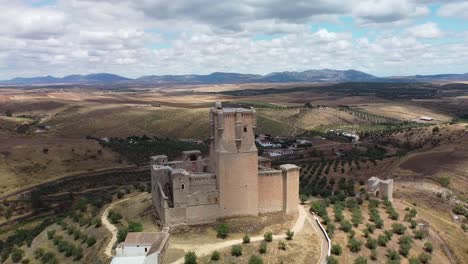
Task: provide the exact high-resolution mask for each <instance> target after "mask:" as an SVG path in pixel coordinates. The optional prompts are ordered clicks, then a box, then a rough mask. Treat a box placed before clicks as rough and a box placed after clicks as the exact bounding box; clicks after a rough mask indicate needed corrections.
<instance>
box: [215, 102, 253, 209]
mask: <svg viewBox="0 0 468 264" xmlns="http://www.w3.org/2000/svg"><path fill="white" fill-rule="evenodd" d="M255 128H256V114H255V110H253V108H223V107H222V106H221V104H220V103H217V104H216V105H215V107H214V108H212V109H211V113H210V139H211V146H210V157H211V158H212V160H211V162H212V164H211V166H212V169H213V171H214V172H215V173H216V175H217V183H218V188H219V194H220V195H219V203H220V213H221V216H222V217H228V216H236V215H258V155H257V153H258V151H257V147H256V146H255Z"/></svg>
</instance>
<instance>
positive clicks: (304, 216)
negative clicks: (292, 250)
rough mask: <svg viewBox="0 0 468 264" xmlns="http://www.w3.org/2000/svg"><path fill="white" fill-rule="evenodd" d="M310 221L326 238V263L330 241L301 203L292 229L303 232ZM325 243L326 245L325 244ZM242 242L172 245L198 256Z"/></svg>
mask: <svg viewBox="0 0 468 264" xmlns="http://www.w3.org/2000/svg"><path fill="white" fill-rule="evenodd" d="M306 221H308V222H310V223H311V224H312V226H313V228H314V230H315V231H316V232H317V233H319V235H321V236H320V237H321V238H322V237H323V239H325V241H323V240H322V247H321V250H322V251H321V253H322V254H321V255H322V256H323V255H324V254H325V257H321V258H320V262H319V263H320V264H322V263H323V264H326V255H327V250H328V243H327V240H326V238H325V236H324V235H323V233H322V232H321V231H320V228H319V227H318V225H317V223H316V222H315V220H314V218H313V216H312V215H311V214H310V213H309V212H308V211H307V210H306V209H305V208H304V206H301V205H299V217H298V218H297V220H296V223H295V224H294V226H293V228H292V229H291V230H292V231H293V232H294V233H295V234H298V233H300V232H302V230H303V228H304V224H305V222H306ZM284 238H286V235H285V234H281V235H274V236H273V240H278V239H284ZM262 240H263V236H256V237H251V238H250V241H251V242H257V241H262ZM324 243H325V246H323V245H324ZM238 244H242V239H232V240H227V241H223V242H218V243H211V244H204V245H199V246H194V245H185V244H173V245H172V246H173V247H174V248H178V249H183V250H185V251H193V252H195V254H197V256H204V255H208V254H211V252H213V251H215V250H221V249H223V248H226V247H231V246H233V245H238ZM183 262H184V258H180V259H178V260H176V261H175V262H173V264H180V263H183Z"/></svg>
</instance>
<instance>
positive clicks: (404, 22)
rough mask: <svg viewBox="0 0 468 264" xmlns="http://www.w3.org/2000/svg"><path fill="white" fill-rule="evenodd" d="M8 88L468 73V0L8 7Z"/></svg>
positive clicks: (30, 2) (78, 2) (2, 35)
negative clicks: (282, 74)
mask: <svg viewBox="0 0 468 264" xmlns="http://www.w3.org/2000/svg"><path fill="white" fill-rule="evenodd" d="M0 6H1V7H2V11H1V12H0V79H9V78H13V77H18V76H21V77H33V76H45V75H53V76H56V77H62V76H65V75H69V74H89V73H98V72H108V73H114V74H119V75H122V76H126V77H132V78H135V77H139V76H144V75H163V74H209V73H212V72H217V71H221V72H239V73H255V74H267V73H270V72H277V71H304V70H309V69H324V68H327V69H338V70H344V69H356V70H361V71H365V72H367V73H370V74H374V75H376V76H401V75H414V74H437V73H465V72H468V1H466V0H465V1H460V0H445V1H436V0H360V1H357V0H305V1H294V0H236V1H228V0H164V1H162V0H139V1H131V0H95V1H91V0H16V1H15V0H0Z"/></svg>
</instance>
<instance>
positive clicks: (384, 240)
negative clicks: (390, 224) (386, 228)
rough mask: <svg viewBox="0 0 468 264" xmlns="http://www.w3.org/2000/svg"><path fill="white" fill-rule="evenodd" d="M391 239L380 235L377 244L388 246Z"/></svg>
mask: <svg viewBox="0 0 468 264" xmlns="http://www.w3.org/2000/svg"><path fill="white" fill-rule="evenodd" d="M388 241H389V239H388V237H386V236H385V235H379V237H378V238H377V244H378V245H379V246H381V247H386V246H387V243H388Z"/></svg>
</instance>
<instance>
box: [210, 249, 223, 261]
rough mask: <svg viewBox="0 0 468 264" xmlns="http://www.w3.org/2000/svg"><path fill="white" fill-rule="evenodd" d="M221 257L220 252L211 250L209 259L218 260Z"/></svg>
mask: <svg viewBox="0 0 468 264" xmlns="http://www.w3.org/2000/svg"><path fill="white" fill-rule="evenodd" d="M220 258H221V256H220V254H219V252H218V251H216V250H215V251H213V254H211V260H214V261H218V260H219V259H220Z"/></svg>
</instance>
